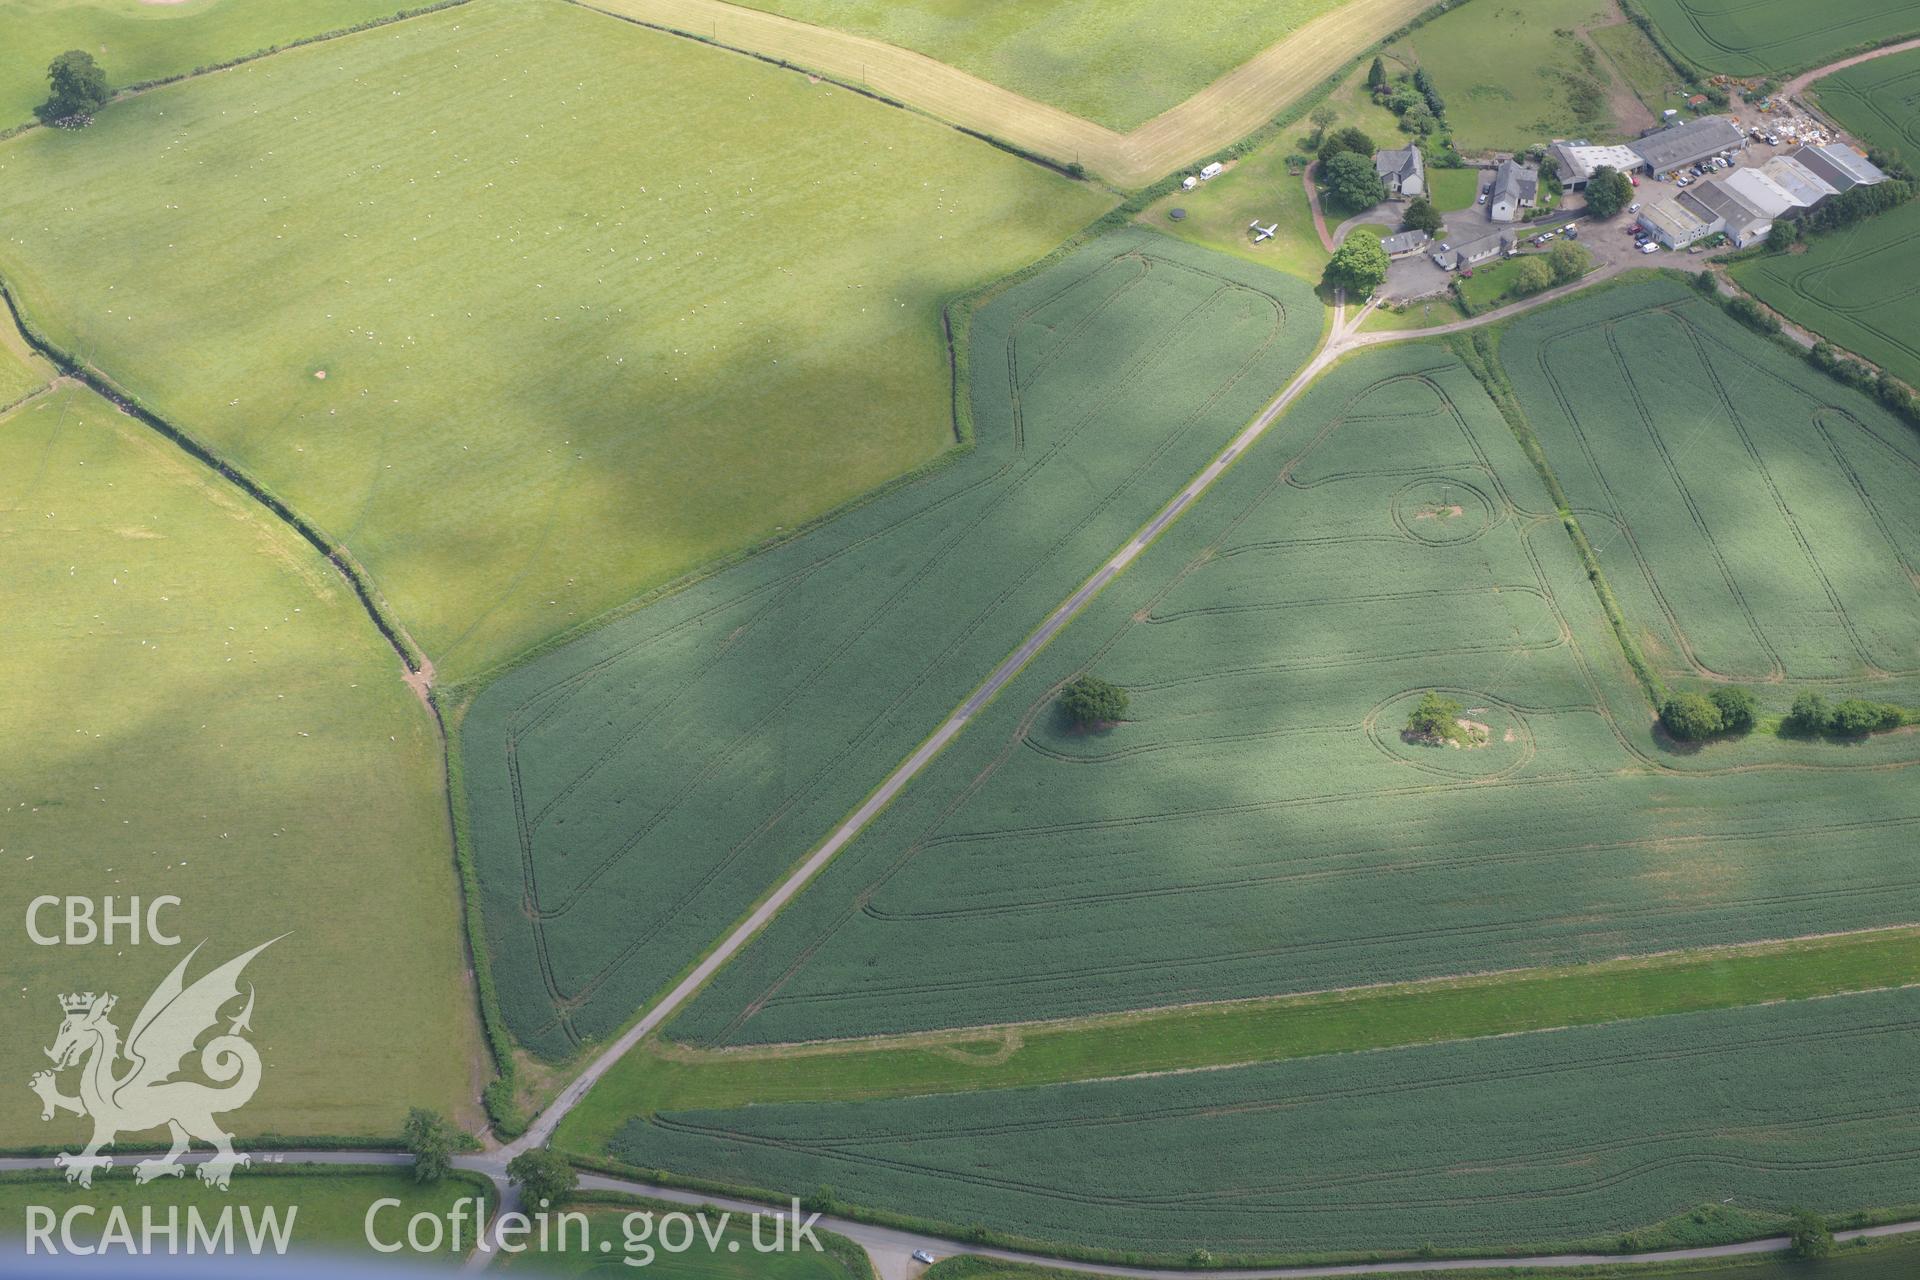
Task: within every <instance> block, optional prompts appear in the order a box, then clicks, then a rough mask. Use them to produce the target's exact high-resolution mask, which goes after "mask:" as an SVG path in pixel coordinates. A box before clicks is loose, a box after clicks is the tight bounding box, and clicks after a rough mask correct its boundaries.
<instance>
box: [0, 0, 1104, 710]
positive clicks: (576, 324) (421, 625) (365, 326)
mask: <svg viewBox="0 0 1920 1280" xmlns="http://www.w3.org/2000/svg"><path fill="white" fill-rule="evenodd" d="M1107 202H1108V197H1106V196H1104V195H1100V194H1097V193H1095V192H1094V191H1092V190H1090V189H1088V188H1085V187H1082V186H1077V185H1075V184H1073V183H1070V182H1068V181H1066V180H1064V179H1061V178H1059V177H1056V176H1054V175H1051V174H1049V173H1047V172H1046V171H1045V170H1043V169H1041V168H1039V167H1037V166H1035V165H1032V164H1029V163H1027V162H1025V161H1022V160H1019V159H1016V158H1015V157H1013V156H1010V155H1008V154H1006V153H1005V152H1002V151H999V150H996V149H994V148H992V147H990V146H987V145H985V144H983V143H979V142H976V141H973V140H971V139H968V138H966V137H964V136H962V135H960V134H958V133H956V132H954V131H953V130H951V129H948V128H945V127H943V126H941V125H938V124H935V123H934V122H932V121H931V120H928V119H925V118H924V117H920V116H917V115H914V114H912V113H909V112H905V111H900V110H895V109H890V108H886V107H882V106H880V105H878V104H875V103H873V102H871V101H868V100H866V99H864V98H861V97H859V96H858V95H855V94H851V93H848V92H847V91H845V90H842V89H838V88H835V87H833V86H831V85H826V84H817V85H816V84H809V83H808V81H807V80H806V79H805V78H804V77H801V76H798V75H794V74H791V73H787V72H782V71H779V70H777V69H775V68H772V67H769V66H766V65H765V64H762V63H758V62H754V61H752V60H749V59H745V58H741V57H739V56H737V55H733V54H728V53H724V52H720V51H716V50H713V49H709V48H706V47H703V46H701V45H698V44H695V43H693V42H690V41H687V40H682V39H677V38H673V37H668V36H663V35H660V34H657V33H654V32H650V31H647V30H644V29H642V28H639V27H636V26H633V25H632V24H629V23H622V22H620V21H618V20H616V19H612V18H609V17H606V16H604V15H600V14H596V13H592V12H588V11H586V10H583V9H581V8H578V7H576V6H572V5H568V4H564V3H561V2H560V0H477V2H476V3H474V4H471V5H467V6H463V7H461V8H459V9H456V10H450V11H447V12H443V13H439V14H435V15H432V16H429V17H425V18H420V19H416V20H412V21H409V22H406V23H403V24H400V25H398V26H395V27H392V28H386V29H381V30H377V31H373V32H369V33H365V34H362V35H358V36H353V37H348V38H346V39H344V40H341V41H335V42H329V43H328V44H325V45H323V46H318V47H315V48H309V49H302V50H295V51H292V52H290V53H286V54H283V55H280V56H277V57H274V58H271V59H267V60H265V61H263V62H259V63H254V64H251V65H249V66H246V67H242V68H239V69H237V70H235V71H232V72H228V73H223V74H221V75H217V76H210V77H207V78H205V79H202V80H197V81H194V82H191V83H189V84H185V85H180V86H175V87H172V88H168V89H164V90H160V91H157V92H154V93H151V94H147V95H143V96H141V97H139V98H137V99H134V100H132V101H129V102H126V103H120V104H116V105H115V106H114V107H113V108H112V109H111V110H109V111H107V112H105V113H103V114H102V116H101V117H100V118H99V120H98V121H97V122H96V123H95V125H94V126H93V127H92V128H91V129H88V130H85V131H83V132H78V133H73V132H67V131H60V130H40V131H35V132H33V133H30V134H27V135H24V136H22V137H20V138H17V139H15V140H14V141H12V142H10V143H8V144H6V145H5V146H4V147H0V221H4V222H5V224H6V226H7V237H6V239H5V240H4V242H0V272H3V273H4V274H5V276H6V278H7V280H8V282H9V283H10V284H12V285H14V286H15V288H16V292H17V294H18V296H19V297H20V298H21V300H22V303H23V305H24V307H25V309H26V310H27V312H28V313H29V315H30V317H31V318H32V319H33V320H34V321H35V322H37V324H38V325H39V326H41V327H43V328H44V329H45V330H46V331H47V332H48V333H49V334H50V335H51V336H52V337H53V338H54V339H55V340H56V341H57V342H58V343H59V344H61V345H63V346H65V347H67V348H69V349H70V350H72V351H74V352H76V353H77V354H79V355H80V356H83V357H84V358H86V359H88V360H91V361H93V362H95V363H96V364H97V365H98V366H99V367H101V368H102V369H104V370H106V371H107V372H108V373H110V374H111V375H112V376H113V377H114V378H115V379H117V380H118V381H120V382H121V383H122V384H123V385H124V386H126V387H127V388H129V389H130V390H131V391H133V392H134V393H136V394H137V395H139V396H140V397H141V398H142V399H143V400H145V401H147V402H148V403H150V404H151V405H153V406H154V407H155V408H156V409H158V410H159V411H161V412H162V413H164V414H166V415H168V416H169V417H171V418H173V419H175V420H176V421H177V422H178V423H180V424H181V425H182V426H184V427H185V428H187V429H189V430H191V431H192V432H194V433H196V434H197V435H198V436H200V437H201V438H202V439H204V440H205V441H207V442H208V443H209V444H210V445H211V446H212V447H213V448H215V449H217V450H219V451H221V452H222V453H223V454H225V455H227V456H229V457H231V458H232V459H233V460H235V461H236V462H238V463H239V464H240V465H242V466H244V467H245V468H247V469H248V470H249V471H250V472H251V473H252V474H254V475H255V476H256V477H258V478H259V479H260V480H261V481H262V482H263V483H265V484H266V485H267V486H269V487H270V488H271V489H273V490H274V491H275V492H276V493H278V494H279V495H280V496H281V497H282V498H284V499H285V500H286V501H287V502H288V503H290V504H291V505H292V506H293V507H295V508H296V509H298V510H299V511H300V512H301V513H302V514H303V515H304V516H306V517H308V518H309V519H311V520H312V521H314V522H315V523H316V524H317V525H318V526H320V527H321V528H323V529H324V530H326V531H327V532H328V533H329V534H330V535H331V536H333V537H336V538H338V539H339V540H340V541H342V542H343V543H345V544H346V546H347V547H348V548H349V550H351V551H352V552H353V553H354V554H355V555H356V556H357V557H358V559H359V560H360V561H361V562H362V563H363V564H365V565H366V566H367V567H368V569H369V570H370V572H371V574H372V577H373V579H374V581H375V583H376V584H377V586H378V588H379V589H380V590H381V591H382V592H383V593H384V595H385V596H386V598H387V600H388V601H389V602H390V603H391V605H392V606H393V608H394V611H395V612H396V614H397V615H398V616H399V617H400V619H401V620H402V622H403V623H404V625H405V626H406V627H407V628H408V629H409V630H410V631H411V633H412V635H413V637H414V639H415V640H416V641H418V643H419V644H420V646H421V647H422V648H423V649H424V650H425V651H426V653H427V654H428V656H429V657H430V658H432V659H433V661H434V662H435V663H436V664H437V665H438V667H439V669H440V673H441V675H442V677H443V678H450V679H459V678H462V677H464V676H467V675H472V674H475V673H478V672H479V671H482V670H484V669H487V668H490V667H492V666H494V665H496V664H497V663H499V662H500V661H502V660H503V659H505V658H507V657H509V656H511V655H513V654H516V653H518V652H520V651H522V650H524V649H525V648H527V647H528V646H529V645H531V644H533V643H535V642H537V641H540V640H542V639H544V638H546V637H548V636H551V635H553V634H555V633H556V632H559V631H561V630H563V629H564V628H566V627H568V626H570V625H573V624H577V623H580V622H583V621H585V620H587V619H590V618H593V617H596V616H598V615H600V614H601V613H603V612H605V611H606V610H608V609H610V608H612V607H614V606H616V605H618V604H621V603H623V602H625V601H627V600H629V599H631V598H632V597H633V596H634V595H635V594H637V593H639V592H640V591H642V590H644V589H646V588H648V587H651V586H655V585H658V584H660V583H663V582H665V581H667V580H670V579H672V578H674V577H675V576H677V575H680V574H683V573H685V572H687V571H688V570H691V569H693V568H695V567H697V566H700V565H702V564H705V563H707V562H709V561H711V560H712V559H713V558H715V557H716V556H721V555H724V554H726V553H730V552H734V551H738V550H741V549H743V548H745V547H748V546H750V545H752V544H754V543H756V542H757V541H759V540H761V539H764V538H765V537H767V536H769V535H772V534H774V533H776V532H777V531H778V530H780V529H781V528H783V527H784V528H787V529H791V528H793V527H794V526H796V525H798V524H801V523H803V522H805V521H806V520H808V519H809V518H811V517H814V516H817V515H819V514H820V513H822V512H823V511H825V510H828V509H830V508H832V507H833V506H835V505H836V504H838V503H841V502H843V501H846V500H848V499H851V498H853V497H855V496H857V495H859V494H862V493H864V492H866V491H867V490H869V489H871V488H872V487H873V486H875V485H877V484H879V483H881V482H883V481H886V480H888V479H891V478H893V477H894V476H896V475H898V474H900V473H901V472H903V471H907V470H910V469H911V468H913V467H914V466H915V465H917V464H920V463H923V462H926V461H928V460H929V459H932V458H934V457H936V456H937V455H939V454H940V453H941V452H942V451H943V450H946V449H948V448H950V447H951V446H952V442H953V430H952V424H951V417H950V392H949V373H948V356H947V352H946V349H945V343H944V342H943V339H942V335H941V327H940V307H941V305H942V303H943V302H944V300H945V299H947V298H948V297H950V296H952V295H954V294H956V293H958V292H960V291H963V290H965V289H968V288H971V287H974V286H976V285H978V284H981V283H984V282H986V281H988V280H991V279H993V278H995V277H997V276H999V275H1001V274H1003V273H1005V272H1007V271H1009V270H1011V269H1013V268H1015V267H1017V266H1019V265H1021V264H1023V263H1025V262H1028V261H1030V260H1031V259H1033V258H1036V257H1038V256H1039V255H1041V254H1042V253H1044V252H1045V251H1046V250H1047V249H1048V248H1049V247H1051V246H1052V245H1054V244H1056V243H1058V242H1059V241H1060V240H1061V239H1062V238H1063V237H1065V236H1066V235H1067V234H1068V233H1069V232H1071V231H1072V230H1074V229H1076V228H1078V227H1080V226H1082V225H1083V224H1085V223H1086V222H1087V221H1088V220H1089V219H1091V218H1092V217H1093V216H1094V215H1096V214H1097V213H1099V212H1100V211H1101V210H1102V209H1103V208H1104V207H1105V206H1106V204H1107ZM189 334H190V335H191V342H190V345H189V343H188V341H187V339H186V337H185V336H184V335H189ZM189 352H190V353H191V355H190V358H188V355H189ZM321 374H324V375H325V377H324V379H323V378H322V377H321V376H320V375H321Z"/></svg>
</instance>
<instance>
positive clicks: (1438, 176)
mask: <svg viewBox="0 0 1920 1280" xmlns="http://www.w3.org/2000/svg"><path fill="white" fill-rule="evenodd" d="M1487 181H1488V178H1487V174H1486V171H1485V170H1483V169H1435V168H1429V169H1428V170H1427V187H1428V198H1429V199H1431V200H1432V201H1433V207H1434V208H1436V209H1438V210H1440V212H1442V213H1451V212H1453V211H1454V210H1455V209H1471V208H1473V206H1474V203H1475V202H1476V201H1477V200H1479V198H1480V187H1481V184H1483V183H1485V182H1487Z"/></svg>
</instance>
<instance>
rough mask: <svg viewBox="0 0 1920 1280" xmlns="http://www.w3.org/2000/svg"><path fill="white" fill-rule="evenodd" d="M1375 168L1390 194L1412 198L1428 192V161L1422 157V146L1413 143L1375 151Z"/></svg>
mask: <svg viewBox="0 0 1920 1280" xmlns="http://www.w3.org/2000/svg"><path fill="white" fill-rule="evenodd" d="M1373 170H1374V172H1375V173H1377V174H1379V175H1380V181H1381V182H1382V183H1384V184H1385V185H1386V188H1387V194H1388V195H1390V196H1395V197H1398V198H1399V199H1402V200H1411V199H1413V198H1414V197H1415V196H1423V195H1425V194H1427V166H1426V162H1425V161H1423V160H1422V159H1421V158H1420V148H1419V147H1416V146H1414V145H1412V144H1411V143H1409V144H1408V145H1407V146H1404V147H1398V148H1396V149H1394V150H1392V151H1376V152H1374V153H1373Z"/></svg>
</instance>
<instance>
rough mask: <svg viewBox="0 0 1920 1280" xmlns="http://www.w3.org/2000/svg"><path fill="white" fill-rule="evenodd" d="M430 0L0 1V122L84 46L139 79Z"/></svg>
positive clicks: (112, 77) (121, 81) (111, 75)
mask: <svg viewBox="0 0 1920 1280" xmlns="http://www.w3.org/2000/svg"><path fill="white" fill-rule="evenodd" d="M432 2H433V0H184V2H183V3H170V4H156V3H153V2H152V0H7V3H6V4H4V5H0V129H4V128H7V127H8V126H10V125H15V124H19V123H21V122H23V121H26V120H30V119H32V118H33V109H34V107H36V106H38V105H39V104H40V103H41V102H43V101H45V99H46V96H47V64H48V63H49V62H51V61H52V60H53V59H54V58H55V57H56V56H58V55H59V54H61V53H64V52H65V51H66V50H68V49H85V50H86V51H87V52H89V53H91V54H92V55H93V56H94V57H95V58H97V59H98V60H99V62H100V65H101V66H102V67H103V68H105V69H106V72H107V81H108V83H109V84H112V85H116V86H119V85H129V84H138V83H142V82H144V81H148V80H157V79H160V78H162V77H164V76H175V75H180V74H182V73H185V72H188V71H192V70H193V69H194V68H195V67H198V66H204V65H207V64H210V63H217V62H225V61H227V60H228V59H230V58H238V57H241V56H243V55H245V54H249V53H253V52H254V51H256V50H259V49H265V48H267V47H268V46H269V45H276V44H278V45H284V44H289V43H291V42H293V41H295V40H298V39H301V38H302V37H305V36H313V35H319V34H320V33H322V32H326V31H337V30H340V29H341V28H343V27H351V26H357V25H358V24H360V23H362V22H370V21H373V20H375V19H379V18H385V17H389V16H391V15H393V14H395V13H398V12H400V11H401V10H404V9H418V8H424V7H425V6H426V5H428V4H430V3H432Z"/></svg>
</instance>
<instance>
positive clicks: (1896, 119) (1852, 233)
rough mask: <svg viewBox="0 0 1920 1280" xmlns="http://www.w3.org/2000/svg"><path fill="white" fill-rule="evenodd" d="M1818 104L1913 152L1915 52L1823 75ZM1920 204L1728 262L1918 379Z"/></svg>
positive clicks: (1798, 311) (1919, 146)
mask: <svg viewBox="0 0 1920 1280" xmlns="http://www.w3.org/2000/svg"><path fill="white" fill-rule="evenodd" d="M1816 88H1817V90H1818V93H1819V101H1820V106H1821V108H1822V109H1823V110H1826V111H1828V112H1831V113H1832V114H1833V115H1834V117H1835V118H1836V119H1838V120H1839V122H1840V123H1841V125H1842V126H1844V127H1845V128H1846V129H1847V130H1848V131H1849V132H1851V133H1853V134H1855V135H1856V136H1857V137H1860V138H1862V139H1864V140H1865V141H1866V142H1867V144H1868V145H1870V146H1873V147H1881V148H1885V149H1886V150H1888V151H1892V152H1895V153H1897V154H1901V155H1905V156H1907V157H1920V107H1916V104H1915V95H1916V93H1920V53H1903V54H1895V55H1893V56H1891V57H1888V58H1883V59H1879V60H1876V61H1873V62H1867V63H1862V64H1861V65H1859V66H1857V67H1849V68H1848V69H1847V70H1845V71H1842V72H1838V73H1836V74H1834V75H1831V76H1828V77H1826V78H1825V79H1824V80H1821V81H1820V82H1819V84H1818V85H1817V86H1816ZM1916 247H1920V207H1915V206H1914V205H1911V204H1908V205H1902V206H1901V207H1899V208H1897V209H1893V210H1891V211H1889V212H1887V213H1883V214H1879V215H1877V216H1875V217H1872V218H1869V219H1867V220H1866V221H1865V222H1862V223H1860V224H1858V225H1857V226H1853V227H1849V228H1847V229H1846V230H1844V231H1836V232H1832V233H1829V234H1826V235H1821V236H1817V237H1815V238H1813V239H1812V240H1811V241H1809V242H1808V244H1807V247H1806V249H1805V251H1804V252H1800V253H1792V254H1769V255H1766V256H1763V257H1759V258H1754V259H1750V260H1748V261H1746V262H1742V263H1739V264H1737V265H1735V266H1734V267H1733V276H1734V279H1736V280H1738V281H1739V282H1740V284H1741V285H1742V286H1744V287H1745V288H1746V289H1747V290H1748V291H1749V292H1751V293H1752V294H1753V295H1754V296H1755V297H1757V298H1759V299H1760V300H1761V301H1763V302H1765V303H1766V304H1767V305H1768V306H1770V307H1773V308H1774V309H1775V310H1777V311H1779V312H1780V313H1781V314H1783V315H1785V316H1787V317H1789V318H1790V319H1792V320H1795V321H1797V322H1798V323H1800V324H1802V325H1805V326H1806V327H1807V328H1809V329H1811V330H1813V331H1814V332H1816V333H1818V334H1820V336H1822V337H1824V338H1826V339H1828V340H1830V341H1832V342H1833V343H1835V344H1836V345H1838V346H1841V347H1844V348H1846V349H1847V350H1849V351H1853V352H1856V353H1858V354H1859V355H1862V356H1865V357H1866V358H1867V359H1869V360H1871V361H1873V362H1874V363H1875V364H1878V365H1880V366H1881V367H1882V368H1885V369H1887V370H1889V371H1891V372H1892V373H1893V374H1894V376H1895V377H1898V378H1902V379H1904V380H1905V381H1907V382H1909V383H1920V337H1916V336H1915V335H1916V330H1920V279H1916V278H1915V275H1914V272H1913V271H1912V270H1911V262H1912V258H1913V254H1914V250H1915V248H1916Z"/></svg>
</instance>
